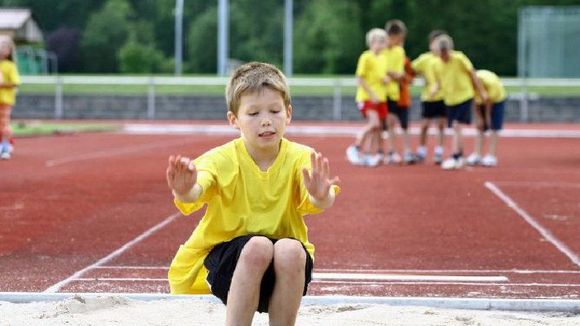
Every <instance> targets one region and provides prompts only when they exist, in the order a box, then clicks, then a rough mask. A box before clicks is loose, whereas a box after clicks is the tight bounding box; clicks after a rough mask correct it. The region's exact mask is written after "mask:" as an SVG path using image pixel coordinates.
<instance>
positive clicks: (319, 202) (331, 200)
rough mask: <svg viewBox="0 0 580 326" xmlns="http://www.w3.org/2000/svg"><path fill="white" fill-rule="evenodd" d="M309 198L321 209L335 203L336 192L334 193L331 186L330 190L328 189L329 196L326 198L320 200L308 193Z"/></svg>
mask: <svg viewBox="0 0 580 326" xmlns="http://www.w3.org/2000/svg"><path fill="white" fill-rule="evenodd" d="M308 198H309V199H310V202H311V203H312V204H313V205H314V206H316V207H318V208H320V209H327V208H330V207H332V205H333V204H334V199H335V198H336V194H335V193H334V188H333V187H330V190H328V196H326V198H325V199H323V200H318V199H316V198H314V197H312V195H308Z"/></svg>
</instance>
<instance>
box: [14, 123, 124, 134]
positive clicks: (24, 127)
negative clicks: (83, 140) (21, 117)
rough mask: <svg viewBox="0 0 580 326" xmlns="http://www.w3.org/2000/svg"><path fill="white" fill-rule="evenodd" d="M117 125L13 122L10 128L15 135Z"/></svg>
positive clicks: (104, 128) (106, 128) (97, 129)
mask: <svg viewBox="0 0 580 326" xmlns="http://www.w3.org/2000/svg"><path fill="white" fill-rule="evenodd" d="M119 128H120V126H119V125H116V124H110V123H76V122H50V123H46V122H40V121H32V122H23V121H18V122H13V123H12V130H13V131H14V136H16V137H26V136H42V135H53V134H70V133H79V132H103V131H114V130H118V129H119Z"/></svg>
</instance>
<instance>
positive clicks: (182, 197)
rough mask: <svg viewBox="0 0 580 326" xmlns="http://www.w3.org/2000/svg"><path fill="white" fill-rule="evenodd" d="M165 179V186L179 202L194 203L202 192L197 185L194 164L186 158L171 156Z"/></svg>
mask: <svg viewBox="0 0 580 326" xmlns="http://www.w3.org/2000/svg"><path fill="white" fill-rule="evenodd" d="M166 177H167V185H168V186H169V188H170V189H171V190H172V191H173V195H174V196H175V198H177V199H178V200H179V201H182V202H185V203H191V202H195V201H196V200H197V199H198V198H199V197H200V196H201V194H202V192H203V188H202V187H201V186H200V185H199V184H198V183H197V169H196V168H195V164H193V161H192V160H190V159H189V158H187V157H181V156H180V155H177V156H173V155H171V156H170V157H169V166H168V167H167V171H166Z"/></svg>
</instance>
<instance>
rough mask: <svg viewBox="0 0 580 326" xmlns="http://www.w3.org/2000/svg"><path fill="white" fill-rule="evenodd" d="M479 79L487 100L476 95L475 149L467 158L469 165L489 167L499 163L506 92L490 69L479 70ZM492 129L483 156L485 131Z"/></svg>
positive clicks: (477, 74)
mask: <svg viewBox="0 0 580 326" xmlns="http://www.w3.org/2000/svg"><path fill="white" fill-rule="evenodd" d="M475 74H476V76H477V79H479V81H480V83H481V84H482V85H483V88H485V91H486V92H487V95H488V99H487V101H485V102H484V101H482V99H481V98H480V97H479V96H475V104H476V107H475V124H476V125H477V136H476V138H475V150H474V152H473V153H472V154H471V155H469V157H468V158H467V164H468V165H478V164H480V165H483V166H487V167H491V166H496V165H497V156H496V154H495V153H496V148H497V140H498V138H499V134H498V133H499V131H500V130H501V129H502V125H503V112H504V107H505V99H506V92H505V88H504V87H503V84H502V83H501V80H500V79H499V77H498V76H497V75H496V74H494V73H493V72H491V71H489V70H478V71H477V72H476V73H475ZM490 129H491V134H490V135H489V148H488V154H487V155H485V156H484V157H483V158H482V157H481V154H482V151H483V143H484V139H485V132H486V131H488V130H490Z"/></svg>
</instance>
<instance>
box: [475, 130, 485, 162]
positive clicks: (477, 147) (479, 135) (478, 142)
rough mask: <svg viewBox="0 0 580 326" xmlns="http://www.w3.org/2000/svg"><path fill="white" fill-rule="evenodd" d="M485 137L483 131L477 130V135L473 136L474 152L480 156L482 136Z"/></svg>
mask: <svg viewBox="0 0 580 326" xmlns="http://www.w3.org/2000/svg"><path fill="white" fill-rule="evenodd" d="M484 137H485V135H484V133H483V131H481V130H477V135H476V136H475V150H474V152H475V154H477V155H478V156H481V152H482V151H483V138H484Z"/></svg>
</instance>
